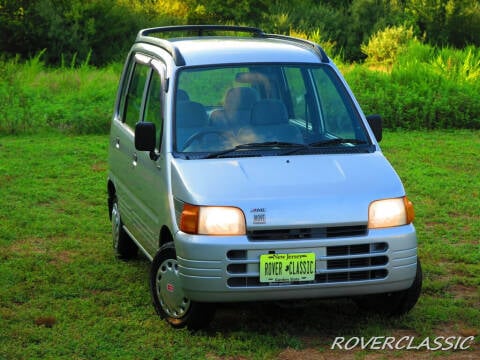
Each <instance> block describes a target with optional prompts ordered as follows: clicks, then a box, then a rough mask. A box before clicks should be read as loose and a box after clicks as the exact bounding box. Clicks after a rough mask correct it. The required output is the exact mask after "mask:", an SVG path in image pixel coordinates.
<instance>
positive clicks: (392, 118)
mask: <svg viewBox="0 0 480 360" xmlns="http://www.w3.org/2000/svg"><path fill="white" fill-rule="evenodd" d="M479 65H480V53H479V50H478V49H477V48H468V49H466V50H463V51H460V50H452V49H440V50H439V49H434V48H432V47H430V46H427V45H420V44H418V43H413V44H411V45H410V46H409V47H408V48H406V49H405V51H404V52H403V53H402V54H401V55H400V56H399V58H398V59H397V62H395V63H394V65H393V67H392V70H391V72H384V71H372V70H369V69H368V68H367V67H366V66H358V65H357V66H355V67H353V69H351V70H350V71H348V72H347V74H346V78H347V80H348V81H349V83H350V85H351V87H352V89H353V91H354V93H355V94H356V96H357V98H358V101H359V103H360V104H361V106H362V108H363V110H364V112H365V113H380V114H382V116H383V118H384V124H385V127H387V128H391V129H396V128H403V129H452V128H468V129H480V97H479V96H478V94H479V93H480V82H479V81H478V78H479V76H480V66H479Z"/></svg>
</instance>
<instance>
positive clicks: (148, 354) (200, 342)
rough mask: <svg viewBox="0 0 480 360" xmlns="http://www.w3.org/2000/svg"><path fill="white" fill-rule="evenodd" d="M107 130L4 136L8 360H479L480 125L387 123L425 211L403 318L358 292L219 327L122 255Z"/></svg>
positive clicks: (231, 308) (0, 213) (229, 317)
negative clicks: (396, 346) (396, 128)
mask: <svg viewBox="0 0 480 360" xmlns="http://www.w3.org/2000/svg"><path fill="white" fill-rule="evenodd" d="M107 142H108V137H107V136H95V135H94V136H74V137H66V136H62V135H49V136H45V135H25V136H18V137H15V136H7V137H0V199H1V202H0V325H1V326H0V359H107V358H115V359H120V358H121V359H204V358H205V359H276V358H280V359H298V358H304V359H317V358H318V359H322V358H332V357H336V358H338V359H341V358H348V359H364V358H368V359H372V358H374V359H383V358H405V359H406V358H412V357H418V358H422V359H430V358H438V357H442V358H443V357H445V358H451V359H457V358H460V359H470V358H471V359H474V358H480V242H479V238H480V132H479V131H467V130H457V131H433V132H387V133H386V134H385V136H384V140H383V142H382V148H383V150H384V153H385V154H386V156H387V157H388V158H389V159H390V161H391V162H392V164H393V165H394V167H395V168H396V170H397V172H398V173H399V175H400V177H401V178H402V180H403V181H404V185H405V187H406V189H407V193H408V195H409V197H410V199H411V200H412V201H413V203H414V205H415V210H416V215H417V218H416V221H415V224H416V227H417V230H418V238H419V252H420V257H421V260H422V262H423V269H424V278H425V279H424V287H423V294H422V296H421V298H420V301H419V303H418V304H417V306H416V307H415V308H414V309H413V310H412V311H411V312H410V313H409V314H407V315H406V316H404V317H402V318H399V319H385V318H380V317H376V316H373V315H365V314H362V313H360V312H359V311H358V309H357V308H356V306H355V305H354V304H353V302H351V301H349V300H336V301H333V300H329V301H320V300H319V301H311V302H309V303H308V304H307V305H306V306H303V307H295V308H287V309H283V308H278V307H275V306H272V305H271V304H242V305H228V306H221V307H220V309H219V311H218V312H217V315H216V317H215V320H214V321H213V323H212V325H211V328H210V329H209V330H208V331H201V332H197V333H190V332H189V331H187V330H183V329H182V330H173V329H171V328H170V327H169V326H168V325H167V324H166V323H165V322H164V321H161V320H160V319H159V318H158V317H157V316H156V315H155V312H154V309H153V307H152V305H151V300H150V293H149V289H148V282H147V280H148V270H149V262H148V261H147V260H146V259H145V258H144V257H139V258H138V259H136V260H134V261H130V262H122V261H119V260H117V259H116V258H115V256H114V254H113V250H112V249H111V237H110V222H109V221H108V213H107V205H106V190H105V184H106V168H107V163H106V159H107ZM337 336H343V337H361V336H363V337H372V336H395V337H398V338H400V337H402V336H414V337H415V339H416V341H418V342H420V341H422V340H423V339H424V338H425V337H432V338H434V337H439V336H445V337H447V336H457V337H459V336H462V337H468V336H475V337H476V338H475V341H474V343H473V344H472V346H471V347H470V349H469V350H464V351H455V352H453V351H446V352H441V351H440V352H434V351H428V350H425V349H423V350H398V351H392V350H368V351H367V350H361V349H359V348H356V349H354V350H351V351H346V350H331V349H330V347H331V345H332V342H333V341H334V339H335V337H337Z"/></svg>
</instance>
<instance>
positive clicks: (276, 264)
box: [260, 253, 315, 283]
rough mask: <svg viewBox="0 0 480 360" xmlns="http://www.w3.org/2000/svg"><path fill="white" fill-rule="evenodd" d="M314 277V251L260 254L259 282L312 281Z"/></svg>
mask: <svg viewBox="0 0 480 360" xmlns="http://www.w3.org/2000/svg"><path fill="white" fill-rule="evenodd" d="M314 279H315V253H296V254H265V255H261V256H260V282H268V283H271V282H292V281H312V280H314Z"/></svg>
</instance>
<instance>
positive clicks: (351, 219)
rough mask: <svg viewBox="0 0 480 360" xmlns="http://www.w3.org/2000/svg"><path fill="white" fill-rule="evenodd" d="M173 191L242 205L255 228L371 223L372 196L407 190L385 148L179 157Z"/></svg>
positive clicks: (199, 201)
mask: <svg viewBox="0 0 480 360" xmlns="http://www.w3.org/2000/svg"><path fill="white" fill-rule="evenodd" d="M172 192H173V195H174V196H175V197H176V198H177V199H179V200H181V201H184V202H188V203H191V204H196V205H218V206H235V207H238V208H240V209H242V210H243V212H244V214H245V217H246V220H247V227H249V228H256V227H264V226H269V227H285V226H299V227H300V226H318V225H327V226H328V225H358V224H366V223H367V221H368V206H369V204H370V203H371V202H372V201H374V200H378V199H384V198H391V197H400V196H403V195H404V189H403V186H402V184H401V181H400V179H399V178H398V176H397V174H396V173H395V171H394V170H393V168H392V167H391V165H390V164H389V162H388V161H387V160H386V159H385V157H384V156H383V155H382V153H380V152H376V153H370V154H338V155H331V154H329V155H303V156H276V157H248V158H228V159H202V160H184V159H173V161H172ZM258 213H261V214H262V215H264V216H262V217H258V216H255V215H258ZM258 219H262V220H261V221H258Z"/></svg>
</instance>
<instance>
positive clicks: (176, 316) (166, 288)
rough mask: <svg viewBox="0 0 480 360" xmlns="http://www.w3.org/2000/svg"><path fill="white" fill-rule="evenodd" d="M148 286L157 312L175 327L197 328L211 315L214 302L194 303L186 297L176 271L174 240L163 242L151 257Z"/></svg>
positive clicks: (206, 322) (205, 324)
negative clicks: (172, 241)
mask: <svg viewBox="0 0 480 360" xmlns="http://www.w3.org/2000/svg"><path fill="white" fill-rule="evenodd" d="M150 290H151V293H152V300H153V306H154V307H155V310H156V311H157V313H158V314H159V315H160V316H161V317H162V318H164V319H165V320H167V322H168V323H169V324H170V325H172V326H173V327H175V328H181V327H185V326H187V327H188V328H189V329H192V330H197V329H200V328H204V327H206V326H208V324H209V323H210V321H211V320H212V319H213V316H214V313H215V307H214V305H213V304H207V303H197V302H194V301H191V300H190V299H189V298H188V297H186V295H185V293H184V291H183V288H182V283H181V279H180V275H179V271H178V262H177V256H176V252H175V247H174V245H173V243H168V244H165V245H163V246H162V247H161V248H160V250H159V251H158V253H157V255H156V256H155V258H154V259H153V262H152V268H151V270H150Z"/></svg>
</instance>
